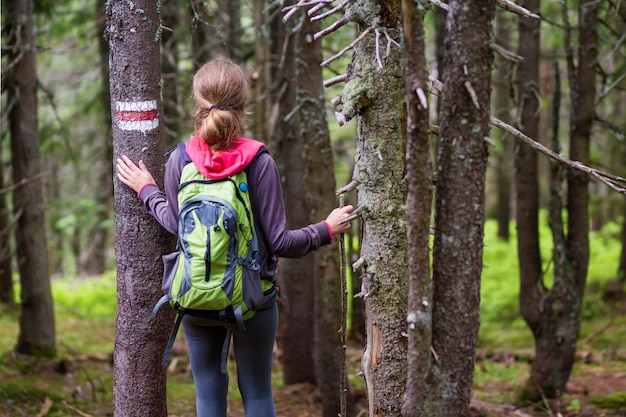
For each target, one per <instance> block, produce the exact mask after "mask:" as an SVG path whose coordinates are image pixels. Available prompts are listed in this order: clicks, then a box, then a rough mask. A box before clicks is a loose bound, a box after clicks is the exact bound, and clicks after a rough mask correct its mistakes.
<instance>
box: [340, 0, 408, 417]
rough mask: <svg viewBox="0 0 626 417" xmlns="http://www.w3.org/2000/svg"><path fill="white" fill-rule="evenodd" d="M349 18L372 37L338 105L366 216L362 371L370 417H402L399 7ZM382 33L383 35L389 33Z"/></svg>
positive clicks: (366, 8) (352, 9) (354, 8)
mask: <svg viewBox="0 0 626 417" xmlns="http://www.w3.org/2000/svg"><path fill="white" fill-rule="evenodd" d="M346 15H347V16H350V17H351V19H353V20H354V21H355V23H356V24H357V28H358V31H359V32H363V31H365V30H369V34H368V35H367V36H366V37H365V38H363V39H362V40H361V41H360V42H359V43H357V44H356V45H355V47H354V56H353V60H352V63H351V64H350V66H349V68H348V77H347V82H346V84H345V86H344V89H343V92H342V94H341V102H340V103H337V105H338V114H339V118H340V120H346V121H347V120H350V119H351V118H353V117H357V139H356V141H357V143H356V157H355V160H356V164H355V169H354V175H353V177H354V179H355V180H357V181H359V183H360V185H359V186H358V189H357V190H358V204H359V205H363V206H364V207H365V211H364V213H363V222H364V223H363V229H364V231H363V240H362V245H361V253H360V257H361V258H362V260H363V261H362V264H363V266H362V267H361V272H360V273H361V275H362V279H363V286H362V288H363V291H364V293H365V308H366V316H367V320H366V335H367V336H366V337H367V341H366V348H365V352H364V353H363V357H362V362H361V363H362V369H363V374H364V376H365V382H366V386H367V397H368V400H369V415H370V416H372V417H374V416H382V415H385V416H399V415H400V410H401V406H402V399H403V395H404V390H405V387H406V367H407V365H406V364H407V357H406V353H407V345H406V338H405V337H404V336H403V335H402V334H403V332H404V331H405V329H406V312H407V304H406V300H407V298H406V297H407V291H408V276H407V275H408V274H407V271H408V262H407V258H406V247H407V238H406V228H405V225H404V222H403V220H402V219H403V218H404V204H405V197H406V185H405V181H404V175H405V131H404V127H405V121H406V111H405V105H404V104H405V103H404V71H403V66H402V49H401V48H400V47H398V46H397V45H399V44H401V42H402V41H401V27H400V21H399V17H400V2H399V1H372V2H365V3H354V4H351V5H350V6H348V9H347V11H346ZM383 32H384V33H383Z"/></svg>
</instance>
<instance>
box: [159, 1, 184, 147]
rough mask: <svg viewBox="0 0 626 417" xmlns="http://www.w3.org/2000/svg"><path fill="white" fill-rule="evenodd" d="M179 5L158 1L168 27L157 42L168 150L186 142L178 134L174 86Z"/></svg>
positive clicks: (177, 2) (177, 112) (181, 114)
mask: <svg viewBox="0 0 626 417" xmlns="http://www.w3.org/2000/svg"><path fill="white" fill-rule="evenodd" d="M181 6H183V5H182V4H181V2H180V1H178V0H166V1H163V2H161V17H162V19H163V26H165V27H167V28H172V29H164V30H163V40H162V42H161V77H162V79H163V93H162V97H163V131H164V133H165V144H166V145H165V146H166V149H172V148H174V147H175V146H176V144H177V143H178V142H181V141H183V142H184V141H186V140H187V137H184V136H181V133H182V132H180V131H179V130H180V126H179V124H180V121H181V120H184V117H183V113H184V112H182V111H180V108H181V106H180V100H179V97H180V94H179V85H178V71H179V68H178V59H179V58H178V56H179V53H178V50H179V47H180V46H179V37H180V35H179V31H177V30H174V29H173V28H177V27H178V26H179V25H181V24H182V20H183V19H182V18H181V15H180V14H181V13H180V10H181Z"/></svg>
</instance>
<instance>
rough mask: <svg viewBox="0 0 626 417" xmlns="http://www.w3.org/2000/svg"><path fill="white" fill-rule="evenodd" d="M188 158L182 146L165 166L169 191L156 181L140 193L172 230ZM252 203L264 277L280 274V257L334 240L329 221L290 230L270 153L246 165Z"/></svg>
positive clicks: (175, 229)
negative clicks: (182, 150)
mask: <svg viewBox="0 0 626 417" xmlns="http://www.w3.org/2000/svg"><path fill="white" fill-rule="evenodd" d="M183 167H184V161H183V158H182V156H181V154H180V151H179V150H178V149H175V150H174V151H173V152H172V153H171V154H170V156H169V158H168V160H167V164H166V165H165V186H164V188H165V194H164V193H163V192H161V191H160V189H159V187H158V186H157V185H156V184H148V185H146V186H145V187H144V188H143V189H141V190H140V192H139V198H140V199H141V201H142V202H143V204H144V206H145V207H146V210H147V211H148V213H150V214H151V215H152V216H154V218H155V219H156V220H157V221H158V222H159V223H160V224H161V225H162V226H163V227H164V228H165V229H166V230H167V231H169V232H170V233H172V234H177V232H178V201H177V199H176V194H177V191H178V185H179V183H180V176H181V173H182V170H183ZM246 173H247V176H248V188H249V193H250V204H251V205H252V213H253V214H254V223H255V229H256V232H257V236H258V240H259V257H260V259H265V262H264V263H263V265H261V276H262V277H263V278H271V277H273V276H274V275H275V274H276V270H277V268H278V258H279V257H284V258H300V257H302V256H304V255H306V254H308V253H309V252H311V251H313V250H316V249H318V248H319V247H321V246H324V245H328V244H330V243H331V242H332V235H331V234H330V231H329V229H328V226H327V224H326V223H325V222H324V221H321V222H319V223H316V224H312V225H309V226H306V227H303V228H301V229H296V230H286V223H287V220H286V215H285V204H284V200H283V193H282V187H281V183H280V176H279V173H278V168H277V167H276V163H275V162H274V160H273V159H272V157H271V156H270V155H269V154H268V153H261V154H260V155H259V156H257V157H256V158H255V159H254V160H253V161H252V162H251V163H250V165H248V167H247V168H246Z"/></svg>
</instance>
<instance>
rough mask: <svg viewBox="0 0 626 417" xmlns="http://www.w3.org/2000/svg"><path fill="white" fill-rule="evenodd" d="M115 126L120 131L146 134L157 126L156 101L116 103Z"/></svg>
mask: <svg viewBox="0 0 626 417" xmlns="http://www.w3.org/2000/svg"><path fill="white" fill-rule="evenodd" d="M115 116H116V118H117V126H118V127H119V128H120V129H122V130H140V131H141V132H146V131H148V130H152V129H155V128H156V127H158V126H159V113H158V112H157V102H156V100H147V101H118V102H116V103H115Z"/></svg>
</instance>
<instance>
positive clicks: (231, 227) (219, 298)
mask: <svg viewBox="0 0 626 417" xmlns="http://www.w3.org/2000/svg"><path fill="white" fill-rule="evenodd" d="M178 149H179V150H180V152H181V155H182V157H183V160H184V162H185V166H184V168H183V171H182V174H181V178H180V185H179V187H178V194H177V200H178V207H179V210H178V212H179V216H178V243H177V251H176V252H174V253H171V254H168V255H165V256H164V257H163V262H164V267H165V268H164V274H163V285H162V290H163V291H164V293H165V295H164V296H163V297H162V298H161V299H160V300H159V302H158V303H157V305H156V306H155V307H154V310H153V312H152V315H153V316H156V314H157V312H158V310H159V309H160V308H161V306H162V305H163V304H165V303H169V304H170V305H171V306H172V307H173V308H174V309H176V310H177V311H178V316H177V318H176V323H175V325H174V330H173V331H172V335H171V337H170V341H169V343H168V346H167V349H166V351H165V356H164V359H163V364H164V365H166V364H167V362H168V361H169V355H170V353H171V349H172V346H173V344H174V340H175V338H176V334H177V332H178V328H179V326H180V322H181V321H182V318H183V316H184V315H185V314H189V315H192V316H200V317H208V318H213V319H217V320H220V321H222V322H224V323H236V324H237V327H238V328H239V329H240V330H245V325H244V321H245V320H247V319H249V318H250V317H252V316H253V315H254V312H255V310H257V309H259V308H260V307H262V306H263V305H264V304H266V303H267V302H269V301H271V300H272V297H275V289H274V283H273V282H271V281H267V280H261V277H260V269H261V268H260V263H259V259H258V255H259V247H258V242H257V236H256V232H255V230H254V218H253V214H252V208H251V206H250V196H249V194H248V183H247V175H246V173H245V171H240V172H239V173H237V174H235V175H232V176H230V177H227V178H223V179H217V180H212V179H208V178H206V177H205V176H204V175H202V174H201V173H200V172H199V171H198V169H197V168H196V167H195V165H194V164H193V163H190V162H191V160H190V159H189V156H188V155H187V152H186V150H185V144H184V143H181V144H179V145H178ZM262 151H264V149H262ZM228 339H230V338H229V337H228ZM228 341H229V340H227V341H226V343H228ZM225 349H227V345H226V346H225Z"/></svg>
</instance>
